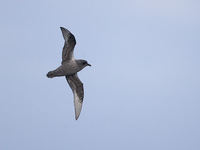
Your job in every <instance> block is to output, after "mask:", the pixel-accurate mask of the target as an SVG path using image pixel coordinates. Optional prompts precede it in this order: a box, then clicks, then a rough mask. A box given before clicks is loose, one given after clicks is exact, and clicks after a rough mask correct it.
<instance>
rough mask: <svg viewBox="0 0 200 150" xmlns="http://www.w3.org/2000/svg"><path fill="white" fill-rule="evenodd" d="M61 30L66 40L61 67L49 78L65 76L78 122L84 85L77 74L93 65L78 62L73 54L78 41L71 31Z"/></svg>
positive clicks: (51, 72)
mask: <svg viewBox="0 0 200 150" xmlns="http://www.w3.org/2000/svg"><path fill="white" fill-rule="evenodd" d="M60 29H61V31H62V35H63V37H64V39H65V44H64V47H63V51H62V62H61V66H59V67H58V68H57V69H55V70H53V71H49V72H48V73H47V77H48V78H53V77H60V76H65V78H66V79H67V82H68V84H69V86H70V87H71V89H72V92H73V95H74V107H75V118H76V120H77V119H78V117H79V115H80V113H81V108H82V103H83V96H84V90H83V83H82V82H81V81H80V79H79V78H78V75H77V72H79V71H81V70H82V69H83V68H85V67H86V66H91V65H90V64H89V63H88V62H87V61H86V60H82V59H79V60H76V59H75V58H74V53H73V52H74V47H75V45H76V39H75V37H74V35H73V34H72V33H71V32H70V31H69V30H67V29H65V28H63V27H60Z"/></svg>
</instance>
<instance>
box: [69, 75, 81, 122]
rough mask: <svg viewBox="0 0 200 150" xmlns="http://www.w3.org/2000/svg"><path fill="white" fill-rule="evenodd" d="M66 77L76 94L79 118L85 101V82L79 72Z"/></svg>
mask: <svg viewBox="0 0 200 150" xmlns="http://www.w3.org/2000/svg"><path fill="white" fill-rule="evenodd" d="M65 77H66V79H67V82H68V83H69V86H70V87H71V89H72V92H73V94H74V107H75V116H76V120H77V119H78V117H79V115H80V113H81V108H82V103H83V96H84V90H83V83H82V82H81V81H80V79H79V78H78V76H77V73H75V74H72V75H68V76H65Z"/></svg>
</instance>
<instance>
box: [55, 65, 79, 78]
mask: <svg viewBox="0 0 200 150" xmlns="http://www.w3.org/2000/svg"><path fill="white" fill-rule="evenodd" d="M78 71H80V70H79V69H78V67H77V66H76V65H74V64H73V65H72V64H64V65H61V66H60V67H58V68H57V69H56V70H55V74H56V76H67V75H71V74H74V73H77V72H78Z"/></svg>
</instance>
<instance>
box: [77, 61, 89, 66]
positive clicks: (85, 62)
mask: <svg viewBox="0 0 200 150" xmlns="http://www.w3.org/2000/svg"><path fill="white" fill-rule="evenodd" d="M78 64H79V66H80V67H81V68H84V67H86V66H90V67H91V65H90V64H89V63H88V62H87V61H86V60H78Z"/></svg>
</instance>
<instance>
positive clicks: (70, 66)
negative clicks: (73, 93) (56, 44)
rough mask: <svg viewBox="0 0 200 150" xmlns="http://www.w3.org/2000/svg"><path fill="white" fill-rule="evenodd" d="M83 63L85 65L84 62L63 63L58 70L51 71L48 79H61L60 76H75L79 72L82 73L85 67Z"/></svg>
mask: <svg viewBox="0 0 200 150" xmlns="http://www.w3.org/2000/svg"><path fill="white" fill-rule="evenodd" d="M82 62H83V63H84V62H85V61H84V60H75V59H73V60H69V61H65V62H63V64H62V65H61V66H59V67H58V68H57V69H55V70H53V71H50V72H49V73H48V74H47V77H49V78H53V77H60V76H68V75H71V74H75V73H77V72H79V71H81V70H82V69H83V68H84V67H85V65H82Z"/></svg>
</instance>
